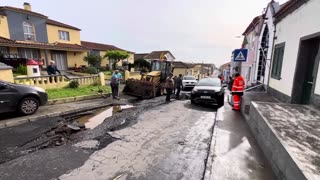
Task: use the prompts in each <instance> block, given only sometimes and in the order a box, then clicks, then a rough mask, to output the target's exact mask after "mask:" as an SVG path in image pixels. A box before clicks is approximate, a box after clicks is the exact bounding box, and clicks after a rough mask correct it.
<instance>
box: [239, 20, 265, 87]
mask: <svg viewBox="0 0 320 180" xmlns="http://www.w3.org/2000/svg"><path fill="white" fill-rule="evenodd" d="M263 23H264V20H263V16H262V15H261V16H257V17H255V18H254V19H253V20H252V21H251V22H250V24H249V25H248V27H247V28H246V30H245V31H244V32H243V33H242V35H243V36H244V40H243V44H242V48H245V49H248V57H247V61H246V62H242V63H241V75H242V77H243V78H244V79H245V81H246V85H247V86H252V85H254V84H256V83H257V81H256V80H257V79H256V76H255V75H256V71H255V69H256V68H255V67H256V59H257V56H258V54H259V53H258V46H260V44H259V37H260V32H261V28H262V25H263Z"/></svg>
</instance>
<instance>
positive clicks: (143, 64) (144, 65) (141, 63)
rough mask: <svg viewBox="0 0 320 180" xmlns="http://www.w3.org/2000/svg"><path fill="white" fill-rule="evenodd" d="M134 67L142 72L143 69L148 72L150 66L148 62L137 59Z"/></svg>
mask: <svg viewBox="0 0 320 180" xmlns="http://www.w3.org/2000/svg"><path fill="white" fill-rule="evenodd" d="M134 67H135V68H138V69H141V70H144V69H147V70H148V71H150V70H151V64H150V63H149V62H148V61H146V60H145V59H137V60H136V61H135V62H134Z"/></svg>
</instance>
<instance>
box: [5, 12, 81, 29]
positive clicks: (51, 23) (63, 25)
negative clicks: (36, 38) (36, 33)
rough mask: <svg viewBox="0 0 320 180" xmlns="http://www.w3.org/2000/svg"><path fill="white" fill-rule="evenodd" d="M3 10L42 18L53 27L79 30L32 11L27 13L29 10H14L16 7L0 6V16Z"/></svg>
mask: <svg viewBox="0 0 320 180" xmlns="http://www.w3.org/2000/svg"><path fill="white" fill-rule="evenodd" d="M3 10H10V11H15V12H19V13H23V14H29V15H33V16H38V17H42V18H45V19H46V23H47V24H50V25H55V26H60V27H65V28H70V29H75V30H79V31H80V30H81V29H79V28H77V27H74V26H70V25H68V24H64V23H61V22H58V21H55V20H52V19H48V16H45V15H43V14H40V13H36V12H33V11H29V10H25V9H21V8H16V7H11V6H0V14H2V15H5V13H4V12H3Z"/></svg>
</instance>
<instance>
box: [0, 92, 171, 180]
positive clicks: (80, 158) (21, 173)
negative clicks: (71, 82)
mask: <svg viewBox="0 0 320 180" xmlns="http://www.w3.org/2000/svg"><path fill="white" fill-rule="evenodd" d="M164 104H165V103H164V98H163V97H160V98H156V99H151V100H143V101H136V102H135V104H134V106H135V107H133V108H130V109H125V110H123V111H122V112H121V113H116V114H114V115H113V116H111V117H109V118H107V119H106V120H105V121H104V123H102V124H100V125H99V126H97V127H96V128H94V129H93V130H86V131H80V132H77V133H71V134H69V137H68V140H67V141H66V143H65V144H62V145H61V146H54V145H53V146H49V145H48V144H47V145H45V146H42V145H43V144H45V143H46V141H48V140H46V138H47V134H48V133H49V132H50V131H52V130H53V129H55V128H57V126H58V124H59V123H61V122H65V121H66V119H65V118H62V117H59V118H48V119H46V120H45V121H41V120H40V121H35V122H32V123H29V124H22V125H19V126H16V127H12V128H7V129H2V130H1V131H0V135H1V136H2V138H1V140H0V142H1V143H0V144H1V145H0V152H1V157H0V162H1V164H0V174H1V179H33V180H36V179H52V178H57V177H59V176H60V175H62V174H63V173H66V172H68V171H69V170H72V169H75V168H77V167H79V166H81V165H82V164H83V163H85V161H86V160H88V158H89V157H90V155H91V154H92V153H94V152H95V151H97V150H99V149H103V148H105V147H106V146H108V145H109V144H110V143H112V142H114V141H125V139H123V137H117V135H114V137H113V136H111V135H110V133H111V134H112V132H117V131H120V130H122V129H126V128H130V127H132V126H134V125H135V124H136V123H137V118H138V117H139V115H141V114H142V113H143V112H147V111H148V110H149V109H152V108H154V107H158V106H162V105H164ZM67 120H68V119H67ZM8 139H10V140H9V141H8ZM41 140H42V141H43V142H41ZM90 140H91V141H92V140H96V141H97V142H98V145H97V146H93V147H91V146H77V147H75V146H74V144H76V143H79V142H87V141H90ZM37 145H38V146H40V148H37Z"/></svg>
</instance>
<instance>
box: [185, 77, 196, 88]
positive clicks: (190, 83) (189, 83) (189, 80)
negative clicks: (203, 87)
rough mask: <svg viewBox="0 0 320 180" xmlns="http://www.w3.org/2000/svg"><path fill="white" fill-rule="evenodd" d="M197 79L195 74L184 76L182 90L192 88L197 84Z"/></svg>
mask: <svg viewBox="0 0 320 180" xmlns="http://www.w3.org/2000/svg"><path fill="white" fill-rule="evenodd" d="M197 82H198V81H197V80H196V78H195V77H194V76H183V78H182V90H185V89H192V88H193V87H194V86H195V85H196V84H197Z"/></svg>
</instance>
